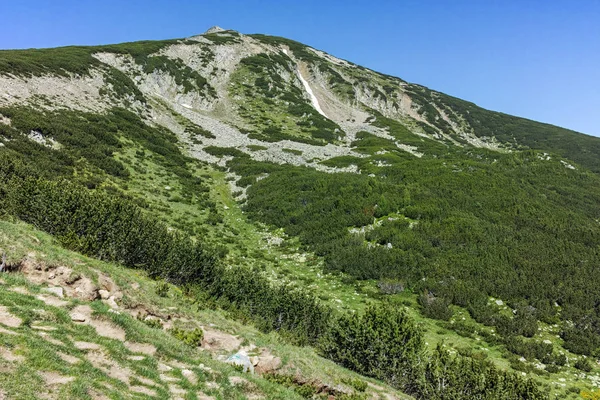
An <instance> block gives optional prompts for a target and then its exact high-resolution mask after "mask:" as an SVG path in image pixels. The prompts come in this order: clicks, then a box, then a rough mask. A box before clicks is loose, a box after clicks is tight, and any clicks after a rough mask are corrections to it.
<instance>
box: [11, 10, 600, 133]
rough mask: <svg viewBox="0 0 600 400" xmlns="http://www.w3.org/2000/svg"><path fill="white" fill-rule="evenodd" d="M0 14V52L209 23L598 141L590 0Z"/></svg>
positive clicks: (597, 66) (596, 40) (595, 32)
mask: <svg viewBox="0 0 600 400" xmlns="http://www.w3.org/2000/svg"><path fill="white" fill-rule="evenodd" d="M0 12H1V14H2V24H0V48H2V49H10V48H13V49H14V48H33V47H55V46H64V45H71V44H89V45H91V44H108V43H120V42H126V41H135V40H144V39H168V38H180V37H186V36H191V35H194V34H198V33H202V32H203V31H205V30H206V29H208V28H209V27H210V26H212V25H220V26H222V27H224V28H229V29H235V30H238V31H240V32H242V33H265V34H271V35H277V36H284V37H287V38H290V39H294V40H298V41H300V42H303V43H306V44H308V45H310V46H313V47H315V48H318V49H321V50H324V51H327V52H328V53H331V54H333V55H335V56H338V57H341V58H344V59H347V60H350V61H353V62H355V63H358V64H361V65H363V66H365V67H368V68H371V69H374V70H376V71H380V72H384V73H387V74H390V75H395V76H398V77H401V78H402V79H405V80H407V81H410V82H414V83H419V84H422V85H425V86H428V87H430V88H431V89H435V90H438V91H442V92H444V93H447V94H450V95H453V96H456V97H460V98H462V99H465V100H469V101H472V102H474V103H476V104H478V105H480V106H482V107H485V108H488V109H491V110H496V111H502V112H505V113H508V114H513V115H518V116H522V117H526V118H530V119H534V120H538V121H542V122H548V123H552V124H555V125H559V126H563V127H566V128H570V129H574V130H577V131H580V132H584V133H588V134H592V135H596V136H600V0H578V1H572V2H568V1H547V0H546V1H542V0H537V1H534V0H513V1H509V0H505V1H497V0H480V1H474V0H472V1H467V0H453V1H433V0H430V1H427V0H421V1H387V0H379V1H372V0H371V1H363V0H356V1H352V0H348V1H337V0H332V1H325V0H321V1H314V0H305V1H285V0H282V1H260V0H246V1H241V0H238V1H236V0H220V1H165V0H145V1H140V0H120V1H117V0H104V1H89V0H78V1H70V0H63V1H61V0H56V1H50V0H46V1H42V0H37V1H34V0H22V1H8V0H0Z"/></svg>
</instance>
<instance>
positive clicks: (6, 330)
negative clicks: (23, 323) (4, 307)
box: [0, 326, 17, 335]
mask: <svg viewBox="0 0 600 400" xmlns="http://www.w3.org/2000/svg"><path fill="white" fill-rule="evenodd" d="M0 333H2V334H3V335H16V334H17V332H13V331H9V330H8V329H6V328H3V327H1V326H0Z"/></svg>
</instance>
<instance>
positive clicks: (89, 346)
mask: <svg viewBox="0 0 600 400" xmlns="http://www.w3.org/2000/svg"><path fill="white" fill-rule="evenodd" d="M73 345H74V346H75V348H76V349H78V350H83V351H88V350H100V349H101V346H100V345H99V344H97V343H90V342H75V343H73Z"/></svg>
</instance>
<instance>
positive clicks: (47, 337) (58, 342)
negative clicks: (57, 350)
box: [39, 331, 65, 346]
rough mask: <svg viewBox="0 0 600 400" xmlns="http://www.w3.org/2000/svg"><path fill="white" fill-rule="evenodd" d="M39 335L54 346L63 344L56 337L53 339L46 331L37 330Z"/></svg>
mask: <svg viewBox="0 0 600 400" xmlns="http://www.w3.org/2000/svg"><path fill="white" fill-rule="evenodd" d="M39 335H40V336H41V337H43V338H44V340H45V341H47V342H49V343H52V344H53V345H55V346H64V345H65V344H64V343H63V342H61V341H60V340H58V339H54V338H53V337H52V336H50V335H49V334H48V332H44V331H42V332H39Z"/></svg>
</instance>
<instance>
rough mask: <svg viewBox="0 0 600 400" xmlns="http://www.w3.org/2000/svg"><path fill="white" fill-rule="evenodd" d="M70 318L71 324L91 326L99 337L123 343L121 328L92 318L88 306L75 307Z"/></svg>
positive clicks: (123, 334)
mask: <svg viewBox="0 0 600 400" xmlns="http://www.w3.org/2000/svg"><path fill="white" fill-rule="evenodd" d="M70 316H71V320H72V321H73V322H76V323H82V324H88V325H91V326H92V327H94V329H96V333H97V334H98V335H100V336H104V337H107V338H109V339H115V340H119V341H121V342H123V341H125V331H124V330H123V328H121V327H119V326H116V325H114V324H113V323H112V322H109V321H106V320H103V319H99V318H94V317H92V308H91V307H90V306H88V305H80V306H77V307H75V308H74V309H73V310H72V311H71V313H70Z"/></svg>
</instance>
